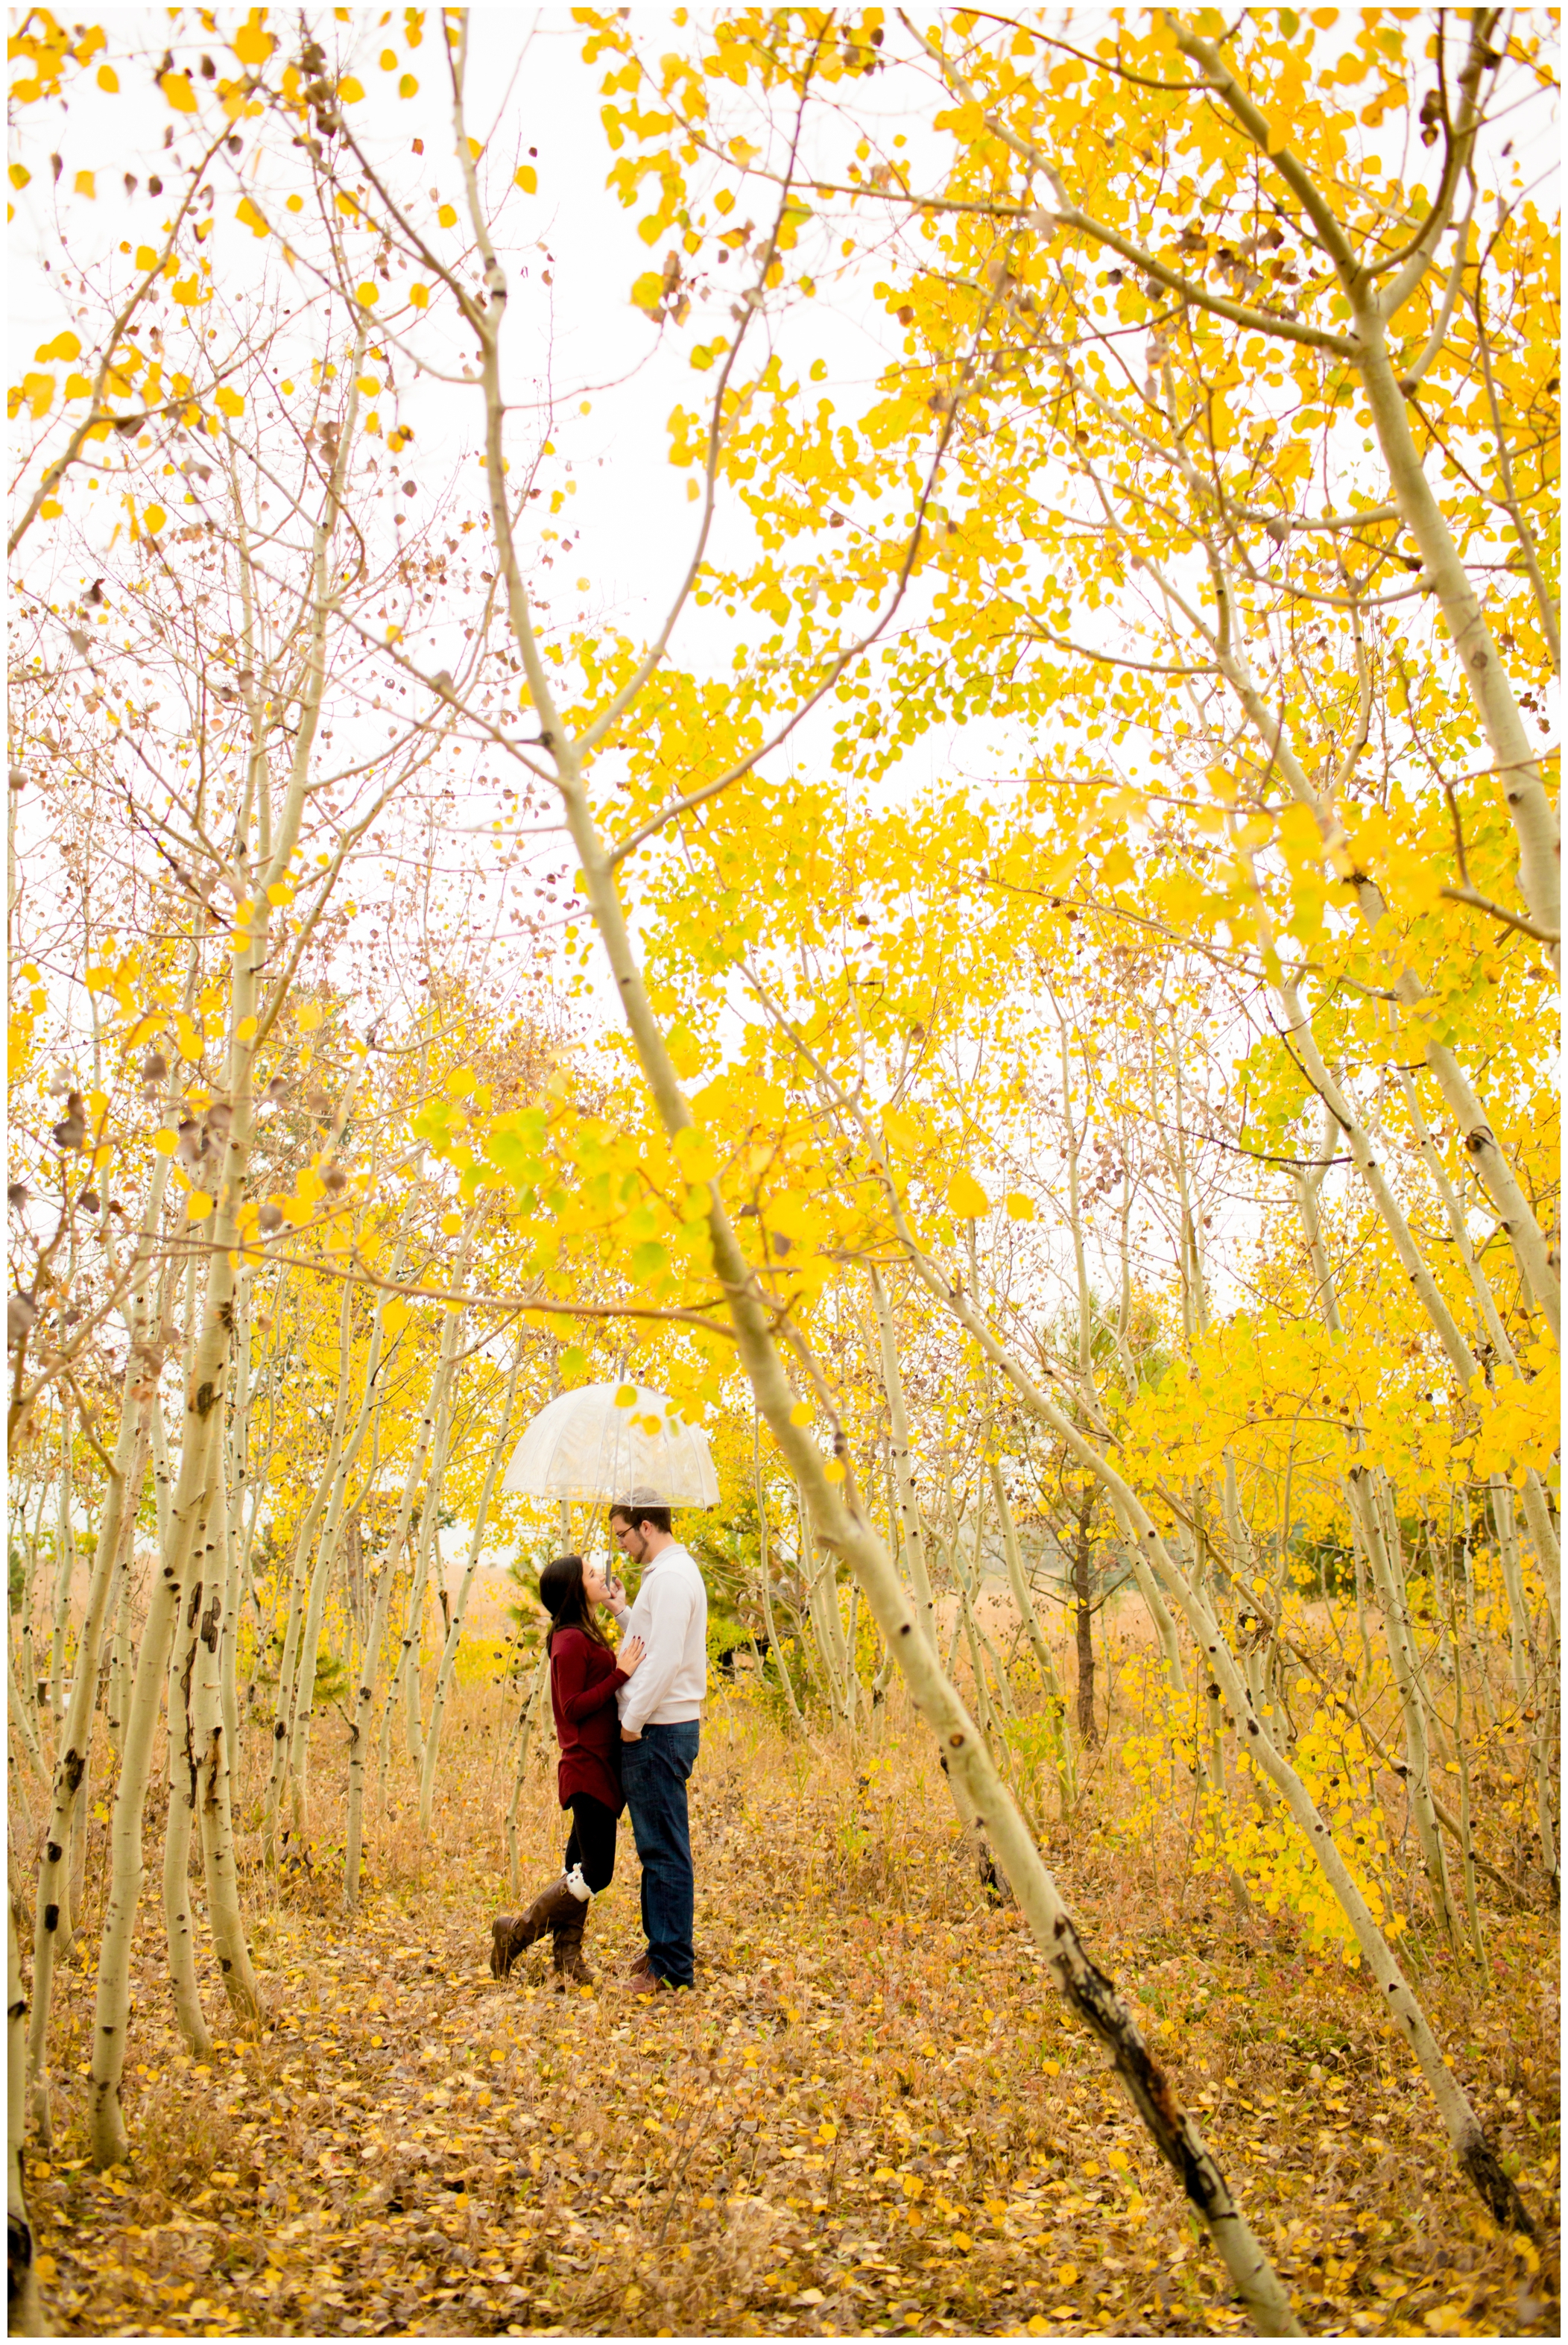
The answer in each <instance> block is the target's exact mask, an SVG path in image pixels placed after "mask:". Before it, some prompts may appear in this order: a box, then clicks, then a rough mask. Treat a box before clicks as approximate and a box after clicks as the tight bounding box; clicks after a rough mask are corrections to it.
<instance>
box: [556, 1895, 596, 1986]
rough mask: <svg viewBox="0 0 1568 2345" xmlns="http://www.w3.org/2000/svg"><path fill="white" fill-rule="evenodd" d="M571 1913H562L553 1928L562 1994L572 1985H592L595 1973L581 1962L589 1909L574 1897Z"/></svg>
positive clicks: (559, 1984) (558, 1981)
mask: <svg viewBox="0 0 1568 2345" xmlns="http://www.w3.org/2000/svg"><path fill="white" fill-rule="evenodd" d="M570 1894H571V1893H570V1891H569V1892H568V1895H569V1896H570ZM587 1927H588V1908H587V1906H586V1905H585V1904H584V1903H582V1900H581V1899H580V1898H577V1897H572V1912H571V1913H570V1914H562V1915H561V1918H560V1920H559V1921H558V1922H557V1923H556V1924H555V1925H554V1954H555V1984H556V1985H557V1987H558V1988H559V1989H560V1990H561V1994H562V1995H564V1994H565V1992H566V1990H567V1988H568V1987H569V1986H592V1985H593V1974H592V1971H591V1970H590V1969H589V1967H588V1965H587V1964H586V1963H585V1962H584V1961H583V1959H582V1933H583V1931H584V1930H585V1929H586V1928H587Z"/></svg>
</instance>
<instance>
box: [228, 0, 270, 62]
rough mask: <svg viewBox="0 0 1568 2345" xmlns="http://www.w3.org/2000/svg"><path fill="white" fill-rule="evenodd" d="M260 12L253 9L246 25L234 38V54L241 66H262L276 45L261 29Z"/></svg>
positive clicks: (241, 27) (257, 9)
mask: <svg viewBox="0 0 1568 2345" xmlns="http://www.w3.org/2000/svg"><path fill="white" fill-rule="evenodd" d="M260 18H261V11H260V9H259V8H253V9H252V10H251V12H250V16H249V20H248V23H246V24H243V25H241V26H240V28H239V30H238V33H236V35H235V36H234V54H235V56H237V57H238V59H239V62H240V64H241V65H242V66H264V65H265V64H266V63H267V60H268V57H269V56H271V55H272V52H273V50H274V48H275V47H276V46H277V43H276V42H275V41H274V40H273V37H272V36H271V34H270V33H266V32H263V30H262V28H261V22H260Z"/></svg>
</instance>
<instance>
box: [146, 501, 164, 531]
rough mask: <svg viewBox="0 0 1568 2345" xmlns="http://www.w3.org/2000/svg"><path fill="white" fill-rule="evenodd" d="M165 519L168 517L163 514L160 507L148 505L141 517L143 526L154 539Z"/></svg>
mask: <svg viewBox="0 0 1568 2345" xmlns="http://www.w3.org/2000/svg"><path fill="white" fill-rule="evenodd" d="M167 519H168V515H167V513H165V511H164V509H163V507H162V505H148V507H147V511H146V513H143V515H142V522H143V524H144V526H145V527H146V528H147V530H148V531H149V532H150V533H151V534H152V535H153V536H154V537H156V536H157V533H158V532H159V530H160V529H161V528H162V527H163V525H164V523H165V522H166V521H167Z"/></svg>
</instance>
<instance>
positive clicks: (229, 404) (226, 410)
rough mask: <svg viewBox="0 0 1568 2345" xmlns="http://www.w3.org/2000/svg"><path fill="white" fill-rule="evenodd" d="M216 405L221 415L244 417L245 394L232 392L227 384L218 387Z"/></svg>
mask: <svg viewBox="0 0 1568 2345" xmlns="http://www.w3.org/2000/svg"><path fill="white" fill-rule="evenodd" d="M214 404H215V405H216V407H217V411H218V413H219V414H220V415H243V414H244V412H245V399H244V396H243V394H242V393H241V392H239V391H230V389H229V388H228V384H227V383H226V382H225V383H220V384H219V385H218V387H217V392H216V394H215V398H214Z"/></svg>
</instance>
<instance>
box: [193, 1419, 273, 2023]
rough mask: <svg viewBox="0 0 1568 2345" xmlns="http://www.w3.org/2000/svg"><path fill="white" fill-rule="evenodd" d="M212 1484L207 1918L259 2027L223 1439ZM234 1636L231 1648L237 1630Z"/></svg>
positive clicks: (200, 1679)
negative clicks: (240, 1855)
mask: <svg viewBox="0 0 1568 2345" xmlns="http://www.w3.org/2000/svg"><path fill="white" fill-rule="evenodd" d="M213 1485H214V1487H213V1497H212V1503H213V1519H212V1521H211V1523H210V1524H209V1535H208V1538H207V1558H208V1563H207V1570H208V1575H209V1576H208V1579H207V1586H206V1589H205V1590H204V1594H203V1601H202V1607H201V1613H200V1618H199V1619H198V1621H197V1637H196V1644H195V1648H194V1652H193V1657H192V1658H193V1661H194V1665H195V1674H194V1680H193V1683H192V1687H191V1690H190V1693H189V1696H188V1697H187V1699H188V1703H189V1712H190V1734H191V1771H192V1787H193V1790H194V1792H195V1795H196V1802H197V1814H198V1816H199V1818H200V1822H201V1849H202V1861H203V1869H204V1872H205V1875H206V1881H207V1924H208V1927H209V1928H210V1929H211V1932H212V1943H213V1950H214V1952H215V1953H216V1954H217V1966H218V1970H219V1971H220V1973H221V1974H222V1977H223V1984H224V1988H225V1991H226V1993H227V1994H228V2000H229V2002H230V2004H231V2005H232V2006H233V2008H234V2011H235V2013H236V2014H237V2015H238V2018H239V2019H240V2020H241V2021H243V2022H244V2023H245V2024H246V2025H255V2023H256V2022H257V2021H258V2019H259V2018H260V2016H261V1996H260V1993H259V1990H258V1986H257V1984H256V1974H255V1972H254V1970H253V1968H252V1966H251V1961H250V1949H249V1946H248V1944H247V1941H246V1935H245V1922H244V1918H243V1916H242V1914H241V1912H240V1904H239V1883H238V1875H237V1871H236V1864H235V1853H234V1820H233V1815H232V1812H231V1805H230V1798H229V1775H230V1768H231V1764H232V1761H231V1759H230V1755H229V1743H228V1733H227V1731H226V1728H225V1722H224V1701H223V1660H222V1656H223V1650H224V1646H225V1641H226V1640H225V1623H226V1609H225V1605H226V1590H227V1588H228V1580H229V1577H230V1566H229V1558H230V1556H231V1553H232V1542H231V1540H230V1538H229V1529H228V1490H227V1487H226V1485H225V1473H224V1459H223V1452H222V1447H221V1444H219V1445H218V1446H217V1450H216V1454H215V1464H214V1474H213ZM227 1641H228V1645H229V1646H230V1648H232V1644H233V1634H232V1629H230V1630H229V1634H228V1640H227Z"/></svg>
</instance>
